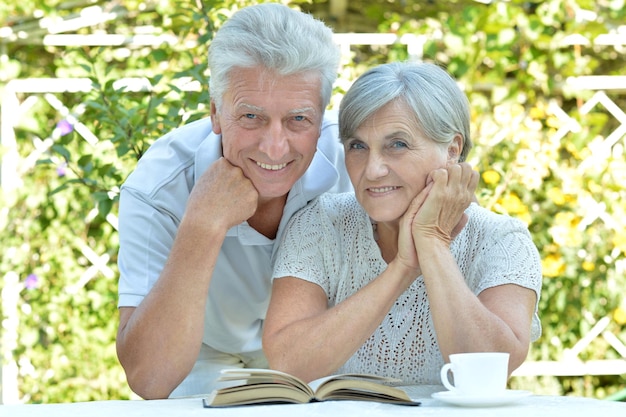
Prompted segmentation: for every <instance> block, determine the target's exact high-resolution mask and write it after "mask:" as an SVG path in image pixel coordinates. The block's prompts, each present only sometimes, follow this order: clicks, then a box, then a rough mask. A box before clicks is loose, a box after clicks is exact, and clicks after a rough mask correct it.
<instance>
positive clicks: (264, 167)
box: [256, 162, 287, 171]
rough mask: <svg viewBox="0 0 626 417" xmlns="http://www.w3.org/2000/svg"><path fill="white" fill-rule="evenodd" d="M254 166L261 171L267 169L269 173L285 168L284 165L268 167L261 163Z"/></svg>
mask: <svg viewBox="0 0 626 417" xmlns="http://www.w3.org/2000/svg"><path fill="white" fill-rule="evenodd" d="M256 164H257V165H258V166H260V167H261V168H263V169H269V170H271V171H278V170H279V169H283V168H284V167H286V166H287V164H286V163H284V164H279V165H269V164H264V163H263V162H257V163H256Z"/></svg>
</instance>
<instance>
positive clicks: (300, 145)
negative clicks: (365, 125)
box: [211, 68, 323, 200]
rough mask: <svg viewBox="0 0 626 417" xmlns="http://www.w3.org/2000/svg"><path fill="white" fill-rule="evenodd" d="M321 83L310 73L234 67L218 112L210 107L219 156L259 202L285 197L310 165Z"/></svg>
mask: <svg viewBox="0 0 626 417" xmlns="http://www.w3.org/2000/svg"><path fill="white" fill-rule="evenodd" d="M320 84H321V82H320V79H319V75H318V74H317V73H313V72H306V73H301V74H298V75H291V76H279V75H275V74H273V73H270V72H268V71H264V70H260V69H258V68H253V69H237V70H236V71H234V72H233V73H232V74H231V76H230V88H229V89H228V91H227V92H226V93H225V94H224V97H223V99H222V106H221V108H220V109H215V106H214V105H212V106H211V117H212V120H213V131H214V132H215V133H217V134H221V135H222V152H223V155H224V157H225V158H226V159H227V160H228V161H229V162H230V163H232V164H233V165H236V166H238V167H240V168H241V169H242V170H243V173H244V175H245V176H246V177H247V178H248V179H250V180H251V181H252V183H253V184H254V186H255V187H256V189H257V191H258V192H259V196H260V199H261V200H267V199H272V198H277V197H282V196H284V195H286V194H287V193H288V192H289V190H290V189H291V187H292V186H293V185H294V183H295V182H296V181H297V180H298V179H299V178H300V177H301V176H302V175H303V174H304V172H305V171H306V170H307V168H308V166H309V164H310V163H311V160H312V159H313V155H314V154H315V149H316V145H317V140H318V138H319V135H320V128H321V122H322V115H323V108H322V102H321V97H320V89H321V86H320Z"/></svg>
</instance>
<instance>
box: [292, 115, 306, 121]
mask: <svg viewBox="0 0 626 417" xmlns="http://www.w3.org/2000/svg"><path fill="white" fill-rule="evenodd" d="M293 119H294V120H295V121H296V122H302V121H304V120H305V119H306V118H305V117H304V116H294V118H293Z"/></svg>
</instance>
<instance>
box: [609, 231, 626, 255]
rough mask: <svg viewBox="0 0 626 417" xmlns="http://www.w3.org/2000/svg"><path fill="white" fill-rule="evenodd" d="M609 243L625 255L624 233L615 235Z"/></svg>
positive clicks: (625, 241)
mask: <svg viewBox="0 0 626 417" xmlns="http://www.w3.org/2000/svg"><path fill="white" fill-rule="evenodd" d="M611 243H613V246H615V247H616V248H617V249H619V250H620V251H621V252H622V253H623V254H624V255H626V235H625V234H624V233H616V234H615V235H613V238H612V239H611Z"/></svg>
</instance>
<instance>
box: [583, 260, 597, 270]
mask: <svg viewBox="0 0 626 417" xmlns="http://www.w3.org/2000/svg"><path fill="white" fill-rule="evenodd" d="M582 268H583V271H587V272H591V271H593V270H595V269H596V264H594V263H593V262H589V261H584V262H583V264H582Z"/></svg>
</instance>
